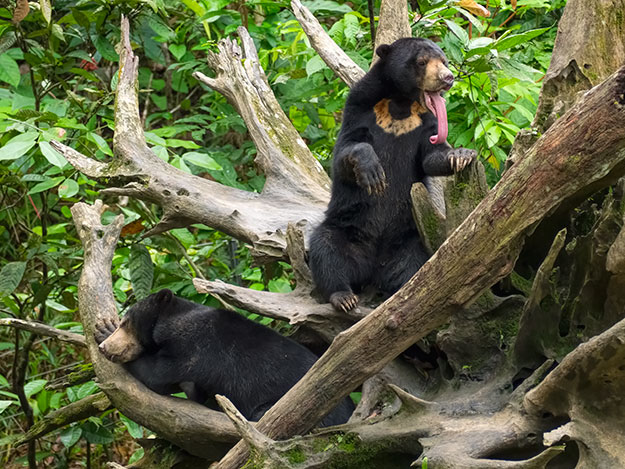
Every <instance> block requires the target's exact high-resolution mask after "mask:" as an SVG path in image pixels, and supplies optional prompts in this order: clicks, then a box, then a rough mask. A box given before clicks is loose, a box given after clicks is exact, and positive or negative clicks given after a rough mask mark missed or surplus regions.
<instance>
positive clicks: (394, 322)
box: [384, 313, 404, 331]
mask: <svg viewBox="0 0 625 469" xmlns="http://www.w3.org/2000/svg"><path fill="white" fill-rule="evenodd" d="M403 319H404V317H403V315H402V314H400V313H394V314H391V315H390V316H389V317H388V319H387V320H386V322H385V323H384V327H386V328H387V329H389V330H391V331H394V330H395V329H397V328H398V327H399V325H400V324H401V322H402V321H403Z"/></svg>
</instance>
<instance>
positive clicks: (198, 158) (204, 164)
mask: <svg viewBox="0 0 625 469" xmlns="http://www.w3.org/2000/svg"><path fill="white" fill-rule="evenodd" d="M182 158H183V159H184V160H185V161H186V162H188V163H192V164H194V165H195V166H199V167H200V168H206V169H210V170H213V171H221V170H222V167H221V166H220V165H219V163H217V162H216V161H215V160H214V159H213V158H211V157H210V156H209V155H207V154H206V153H199V152H196V151H190V152H188V153H185V154H184V155H182Z"/></svg>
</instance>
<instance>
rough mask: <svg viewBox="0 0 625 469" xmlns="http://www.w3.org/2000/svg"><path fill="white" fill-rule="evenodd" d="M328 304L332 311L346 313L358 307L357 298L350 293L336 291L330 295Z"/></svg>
mask: <svg viewBox="0 0 625 469" xmlns="http://www.w3.org/2000/svg"><path fill="white" fill-rule="evenodd" d="M330 303H332V306H334V309H336V310H338V311H343V312H344V313H346V312H347V311H349V310H350V309H354V308H355V307H356V306H358V296H356V295H355V294H354V292H352V291H337V292H334V293H332V294H331V295H330Z"/></svg>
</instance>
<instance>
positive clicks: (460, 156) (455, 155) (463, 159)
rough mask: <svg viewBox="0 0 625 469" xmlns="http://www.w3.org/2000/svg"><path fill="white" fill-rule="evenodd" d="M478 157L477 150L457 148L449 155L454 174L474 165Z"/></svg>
mask: <svg viewBox="0 0 625 469" xmlns="http://www.w3.org/2000/svg"><path fill="white" fill-rule="evenodd" d="M476 157H477V152H476V151H475V150H469V149H468V148H455V149H453V150H451V151H450V152H449V154H448V158H449V163H450V165H451V169H452V170H453V171H454V173H458V172H460V171H462V170H463V169H464V168H466V167H467V166H468V165H469V164H470V163H472V162H473V161H474V160H475V158H476Z"/></svg>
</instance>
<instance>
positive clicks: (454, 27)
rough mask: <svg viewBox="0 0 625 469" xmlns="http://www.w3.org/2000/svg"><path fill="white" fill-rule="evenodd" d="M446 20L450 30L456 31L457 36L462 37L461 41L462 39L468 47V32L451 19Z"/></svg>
mask: <svg viewBox="0 0 625 469" xmlns="http://www.w3.org/2000/svg"><path fill="white" fill-rule="evenodd" d="M444 21H445V24H447V27H448V28H449V29H450V31H451V32H452V33H454V34H455V35H456V37H457V38H458V39H460V41H462V44H463V45H464V46H465V47H466V46H467V44H468V43H469V35H468V34H467V32H466V31H465V30H464V29H462V27H460V26H458V25H457V24H456V23H454V22H453V21H451V20H444Z"/></svg>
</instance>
